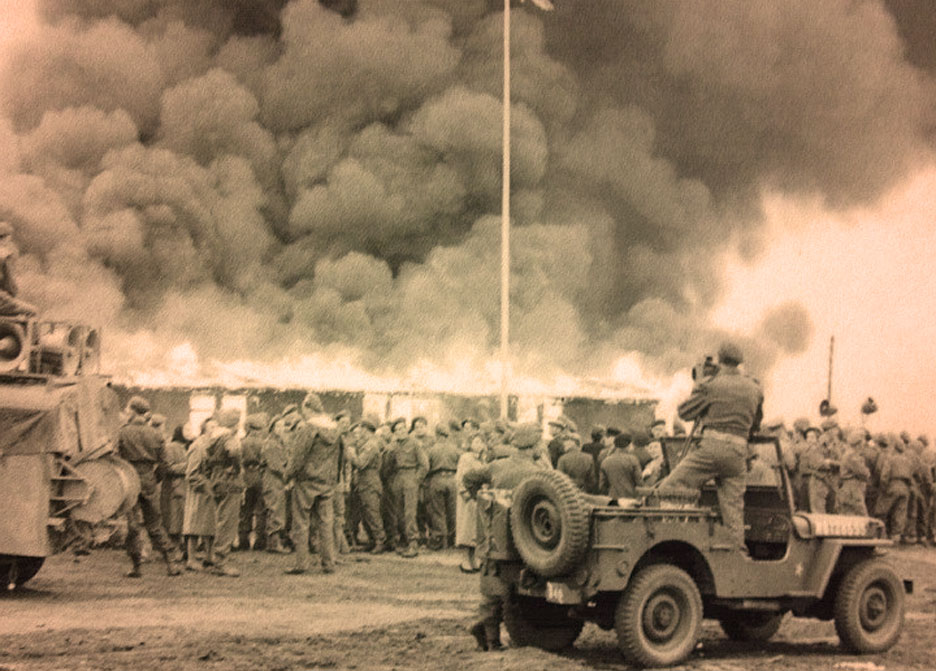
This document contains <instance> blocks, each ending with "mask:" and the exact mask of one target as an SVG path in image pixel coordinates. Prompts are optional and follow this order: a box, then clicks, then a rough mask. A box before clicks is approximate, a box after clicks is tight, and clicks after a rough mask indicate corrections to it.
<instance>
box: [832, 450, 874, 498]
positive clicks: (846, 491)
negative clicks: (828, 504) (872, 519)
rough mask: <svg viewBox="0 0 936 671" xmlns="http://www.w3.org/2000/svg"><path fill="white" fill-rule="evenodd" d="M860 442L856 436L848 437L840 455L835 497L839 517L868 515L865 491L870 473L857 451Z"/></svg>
mask: <svg viewBox="0 0 936 671" xmlns="http://www.w3.org/2000/svg"><path fill="white" fill-rule="evenodd" d="M861 442H862V439H861V438H860V437H858V436H854V437H850V439H849V446H848V447H847V448H846V450H845V454H844V455H842V462H841V463H842V466H841V470H840V471H839V488H838V492H837V493H836V496H835V512H836V513H837V514H839V515H865V516H866V515H867V514H868V508H867V506H866V505H865V490H866V489H867V486H868V480H870V479H871V471H870V470H869V469H868V466H867V464H865V460H864V457H863V456H862V455H861V453H860V452H858V450H857V448H858V446H859V445H860V444H861Z"/></svg>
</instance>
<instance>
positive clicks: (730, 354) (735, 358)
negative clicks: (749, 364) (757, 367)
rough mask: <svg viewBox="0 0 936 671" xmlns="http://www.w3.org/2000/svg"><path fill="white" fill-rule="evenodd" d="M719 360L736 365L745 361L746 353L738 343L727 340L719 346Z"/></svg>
mask: <svg viewBox="0 0 936 671" xmlns="http://www.w3.org/2000/svg"><path fill="white" fill-rule="evenodd" d="M718 362H719V363H727V364H735V365H738V364H742V363H744V354H743V353H742V352H741V348H740V347H739V346H738V344H737V343H734V342H731V341H730V340H726V341H724V342H723V343H722V344H721V345H719V346H718Z"/></svg>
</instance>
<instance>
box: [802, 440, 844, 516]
mask: <svg viewBox="0 0 936 671" xmlns="http://www.w3.org/2000/svg"><path fill="white" fill-rule="evenodd" d="M821 437H822V434H821V432H820V431H819V429H817V428H816V427H814V426H811V427H809V428H808V429H806V448H805V449H804V450H803V452H802V453H801V454H800V471H801V472H802V475H803V488H804V490H805V493H806V505H807V509H808V510H809V512H811V513H825V512H829V510H830V508H829V503H830V499H831V494H832V492H833V491H834V489H835V487H836V483H835V481H834V480H833V474H834V472H836V471H838V470H839V462H838V459H837V455H835V454H834V453H833V452H832V450H831V448H830V446H829V442H828V441H824V440H820V438H821Z"/></svg>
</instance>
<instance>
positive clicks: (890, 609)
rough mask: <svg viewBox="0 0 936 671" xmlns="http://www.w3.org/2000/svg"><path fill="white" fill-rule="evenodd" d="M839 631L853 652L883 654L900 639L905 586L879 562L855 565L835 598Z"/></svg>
mask: <svg viewBox="0 0 936 671" xmlns="http://www.w3.org/2000/svg"><path fill="white" fill-rule="evenodd" d="M834 613H835V631H836V632H837V633H838V635H839V639H841V641H842V645H843V646H844V647H845V648H846V649H848V650H851V651H853V652H883V651H884V650H888V649H890V648H891V646H893V645H894V644H895V643H896V642H897V639H898V638H900V631H901V629H902V628H903V621H904V590H903V583H902V582H901V580H900V578H898V577H897V574H896V573H894V570H893V569H892V568H891V567H890V566H889V565H888V564H886V563H885V562H883V561H881V560H879V559H868V560H866V561H863V562H861V563H860V564H856V565H855V566H853V567H852V568H851V569H850V570H849V571H848V573H846V574H845V577H844V578H843V579H842V583H841V585H840V586H839V592H838V594H837V595H836V597H835V605H834Z"/></svg>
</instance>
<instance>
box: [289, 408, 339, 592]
mask: <svg viewBox="0 0 936 671" xmlns="http://www.w3.org/2000/svg"><path fill="white" fill-rule="evenodd" d="M301 414H302V421H301V422H299V424H298V425H297V426H296V428H295V431H294V434H293V439H292V440H291V441H290V445H289V448H290V452H289V463H288V465H287V467H286V477H287V479H289V480H291V481H292V482H293V492H292V509H293V519H292V523H293V528H292V542H293V547H294V548H295V553H296V563H295V565H293V566H292V567H291V568H289V569H287V571H286V573H287V574H289V575H298V574H302V573H305V572H306V571H308V570H309V527H310V524H312V525H314V526H315V528H316V529H317V530H318V551H319V555H320V556H321V561H322V571H323V572H324V573H334V571H335V532H334V524H335V521H334V507H333V500H332V499H333V497H334V495H335V486H336V485H337V483H338V466H339V462H340V457H339V453H340V451H341V443H340V441H339V440H338V424H337V423H336V422H335V420H334V419H332V418H331V417H330V416H329V415H327V414H325V409H324V408H323V406H322V401H321V399H320V398H319V397H318V395H317V394H315V393H312V392H309V393H308V394H307V395H306V397H305V399H304V400H303V401H302V408H301Z"/></svg>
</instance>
